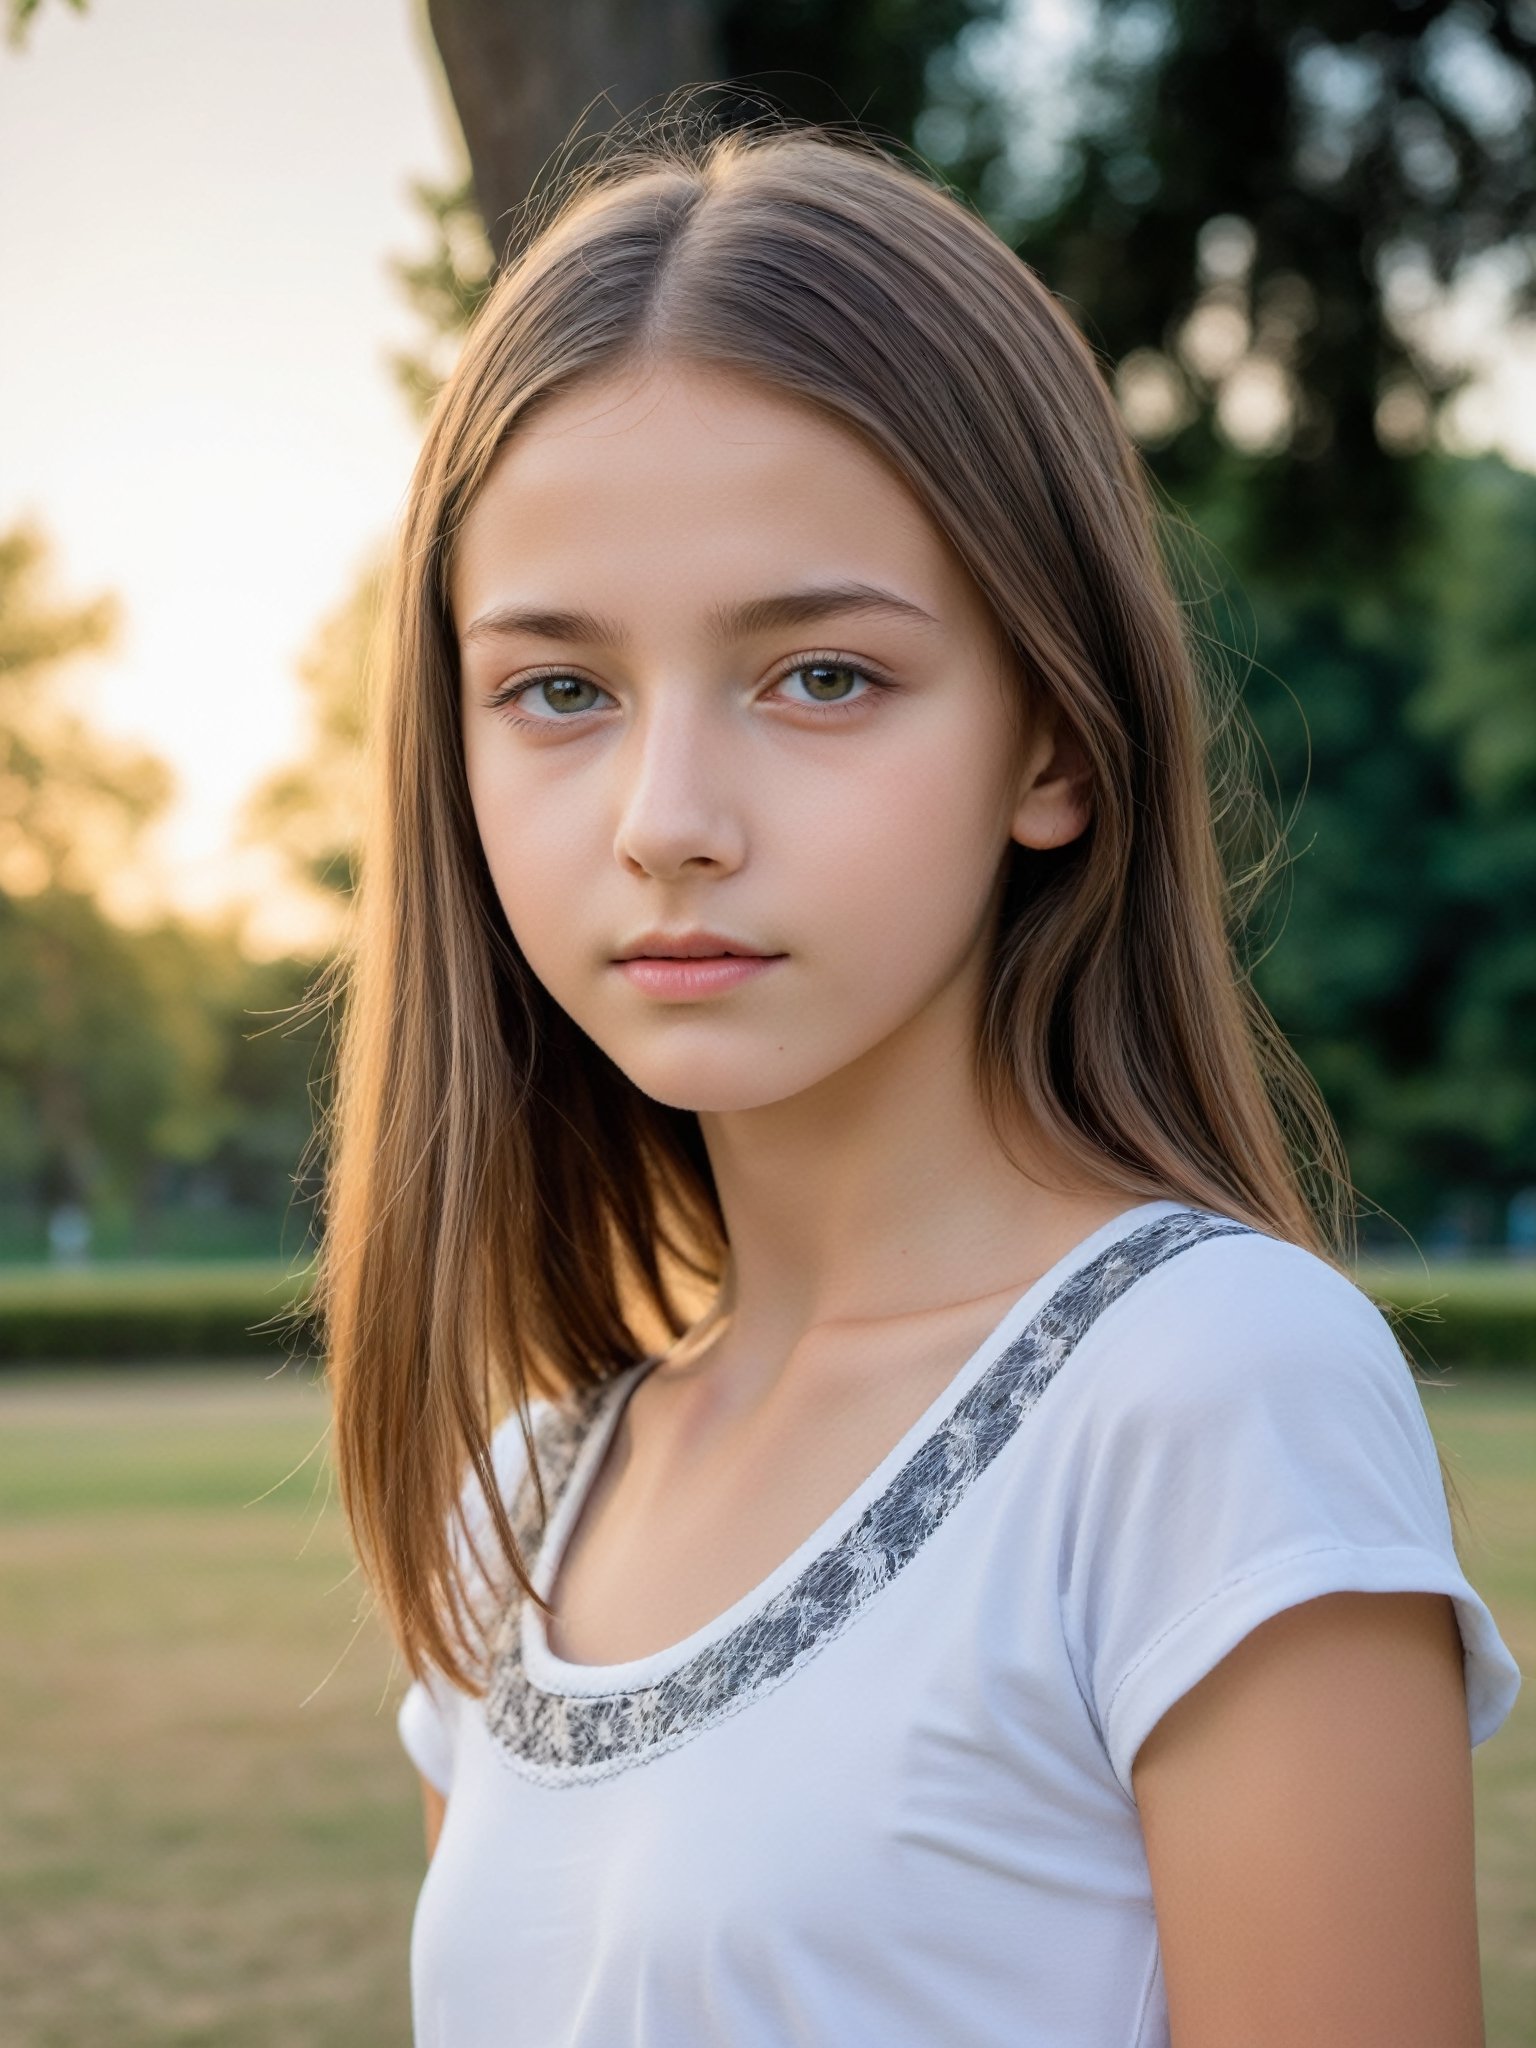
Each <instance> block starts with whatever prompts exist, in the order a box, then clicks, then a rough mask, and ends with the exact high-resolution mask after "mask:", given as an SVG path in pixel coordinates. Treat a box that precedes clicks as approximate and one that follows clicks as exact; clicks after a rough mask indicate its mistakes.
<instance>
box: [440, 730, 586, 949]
mask: <svg viewBox="0 0 1536 2048" xmlns="http://www.w3.org/2000/svg"><path fill="white" fill-rule="evenodd" d="M465 769H466V775H467V779H468V784H469V798H470V805H471V808H472V810H473V813H474V819H475V829H476V831H477V833H478V834H479V838H480V844H481V847H482V848H483V850H484V853H485V862H486V866H487V868H488V869H489V870H490V876H491V883H492V886H493V887H494V889H495V891H496V895H497V899H498V900H499V902H500V904H501V907H502V910H503V912H504V914H505V916H506V919H507V923H508V924H509V925H510V926H511V928H512V933H513V936H514V937H515V938H516V940H517V942H518V944H519V945H520V946H521V947H522V949H523V951H524V952H525V953H526V954H527V956H528V959H529V963H530V965H532V966H533V967H534V969H535V971H536V972H540V973H541V974H542V970H543V965H544V962H543V956H544V955H545V954H547V952H548V950H549V945H550V942H551V940H556V941H557V940H558V937H559V934H560V932H561V931H562V929H563V930H565V931H566V932H567V933H569V928H570V923H571V915H570V913H571V907H572V904H573V902H576V901H579V898H580V894H581V889H582V885H583V882H584V881H585V880H588V879H590V877H591V875H592V872H593V867H592V863H593V849H592V847H591V846H590V845H589V844H588V843H587V839H586V836H585V834H584V827H583V816H584V814H583V810H582V807H581V806H580V805H579V804H572V803H571V802H570V801H569V800H568V799H567V800H566V801H564V802H562V801H561V799H560V792H559V791H557V790H552V789H551V788H550V787H549V784H548V781H547V779H546V780H544V781H542V782H541V781H540V779H539V778H537V777H519V776H516V775H513V774H511V773H510V772H508V767H507V764H506V763H505V762H504V761H501V760H498V758H497V755H496V752H495V750H494V748H493V747H486V748H484V749H482V750H480V752H479V753H478V754H477V752H476V750H475V749H474V748H473V747H469V748H467V749H466V754H465Z"/></svg>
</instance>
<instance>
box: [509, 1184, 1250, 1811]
mask: <svg viewBox="0 0 1536 2048" xmlns="http://www.w3.org/2000/svg"><path fill="white" fill-rule="evenodd" d="M1254 1234H1255V1233H1254V1232H1253V1231H1252V1229H1251V1228H1250V1226H1249V1225H1248V1224H1245V1223H1238V1222H1235V1221H1233V1220H1232V1219H1230V1218H1227V1217H1221V1216H1217V1215H1214V1214H1212V1213H1210V1212H1208V1211H1204V1210H1198V1209H1180V1210H1177V1211H1175V1212H1174V1213H1173V1214H1171V1215H1167V1216H1160V1217H1156V1218H1154V1219H1153V1220H1152V1221H1151V1222H1149V1223H1146V1224H1143V1225H1142V1226H1140V1227H1139V1228H1136V1229H1133V1230H1131V1231H1130V1232H1128V1233H1127V1235H1126V1236H1124V1237H1122V1238H1119V1239H1117V1240H1116V1241H1115V1242H1114V1243H1112V1244H1110V1245H1108V1246H1107V1247H1106V1248H1105V1249H1104V1250H1103V1251H1102V1252H1100V1253H1098V1254H1097V1256H1095V1257H1094V1258H1092V1259H1089V1260H1088V1261H1086V1262H1085V1263H1084V1264H1083V1265H1082V1266H1080V1267H1078V1268H1077V1269H1076V1270H1075V1271H1074V1272H1072V1273H1070V1274H1068V1275H1067V1277H1066V1278H1065V1279H1064V1280H1063V1281H1062V1282H1061V1284H1060V1286H1058V1287H1057V1288H1056V1289H1055V1291H1054V1292H1053V1293H1052V1294H1051V1295H1050V1296H1049V1297H1048V1299H1047V1300H1046V1301H1045V1302H1044V1303H1043V1304H1042V1306H1041V1307H1040V1308H1039V1309H1038V1310H1037V1312H1036V1313H1035V1315H1034V1316H1032V1317H1031V1319H1030V1321H1029V1322H1028V1323H1027V1324H1026V1325H1025V1327H1024V1328H1023V1329H1022V1330H1021V1331H1020V1332H1019V1333H1018V1335H1017V1336H1016V1337H1014V1338H1013V1340H1012V1341H1011V1342H1010V1343H1009V1344H1007V1345H1006V1346H1005V1347H1004V1349H1003V1350H1002V1351H1001V1352H1000V1353H999V1354H998V1356H997V1357H996V1358H995V1359H994V1360H993V1361H992V1363H991V1364H990V1365H989V1366H988V1367H987V1368H986V1369H985V1370H984V1371H983V1372H982V1374H981V1375H980V1377H979V1378H978V1379H977V1380H976V1381H975V1382H974V1384H973V1385H972V1386H971V1387H970V1388H969V1389H968V1390H967V1391H966V1392H965V1393H964V1394H963V1395H961V1396H960V1398H959V1399H958V1400H957V1401H956V1402H955V1403H954V1405H953V1407H951V1408H950V1409H949V1410H948V1411H947V1412H946V1413H945V1415H944V1416H943V1417H942V1419H941V1420H940V1421H939V1422H938V1423H936V1424H935V1426H934V1428H933V1430H932V1431H931V1432H930V1433H929V1435H928V1436H927V1437H926V1438H925V1439H924V1440H923V1442H922V1443H921V1444H919V1445H918V1447H917V1448H916V1449H915V1450H914V1451H913V1453H912V1455H911V1456H910V1457H909V1458H908V1459H907V1460H906V1461H905V1462H904V1463H903V1464H902V1465H901V1466H900V1468H899V1469H898V1470H897V1471H896V1473H895V1474H894V1475H893V1476H892V1478H891V1480H890V1482H889V1483H888V1484H887V1485H886V1486H885V1488H884V1489H883V1490H882V1491H881V1492H880V1493H879V1494H878V1495H877V1496H876V1497H875V1498H874V1499H873V1500H872V1501H870V1502H869V1503H868V1504H867V1505H866V1507H865V1508H864V1509H863V1511H862V1513H860V1514H859V1515H858V1516H857V1517H856V1519H855V1520H854V1521H853V1523H852V1524H851V1526H850V1527H849V1528H847V1529H846V1530H844V1532H843V1533H842V1535H841V1536H839V1537H837V1538H836V1539H835V1540H834V1541H832V1542H829V1543H828V1544H827V1546H826V1547H825V1548H824V1549H823V1550H822V1551H820V1552H819V1553H818V1554H817V1555H816V1556H815V1557H813V1558H812V1559H811V1560H810V1561H809V1562H808V1563H807V1564H806V1566H805V1568H804V1569H803V1570H802V1571H801V1572H799V1573H798V1574H797V1575H796V1577H795V1578H794V1579H792V1580H791V1581H790V1582H789V1583H788V1584H787V1585H784V1586H782V1587H780V1588H779V1590H778V1591H777V1592H775V1593H773V1594H771V1595H770V1596H769V1597H767V1598H766V1599H765V1600H764V1601H763V1603H762V1605H761V1606H760V1607H758V1608H757V1609H756V1610H755V1611H754V1612H752V1613H751V1614H749V1615H747V1616H746V1617H744V1618H743V1619H742V1620H741V1621H740V1622H738V1623H737V1624H736V1625H735V1627H733V1628H730V1629H728V1630H726V1631H725V1632H724V1633H723V1634H721V1635H720V1636H718V1637H716V1638H715V1639H714V1640H713V1641H710V1642H708V1643H706V1644H704V1645H703V1647H702V1648H700V1649H699V1650H697V1651H696V1652H695V1653H694V1654H693V1655H692V1656H691V1657H687V1658H685V1659H684V1660H683V1661H682V1662H681V1663H680V1664H678V1665H677V1666H676V1668H675V1669H673V1670H671V1671H668V1672H665V1673H663V1674H662V1675H661V1676H659V1677H658V1678H656V1679H654V1680H653V1681H652V1682H650V1683H649V1684H645V1685H640V1686H636V1687H635V1688H633V1689H632V1690H630V1691H625V1692H613V1693H582V1694H574V1693H551V1692H545V1691H543V1690H542V1689H541V1688H540V1687H538V1686H537V1685H535V1684H534V1682H533V1680H532V1679H531V1678H530V1676H529V1675H528V1672H527V1670H526V1668H525V1666H524V1662H523V1647H522V1629H523V1609H524V1604H525V1603H524V1598H523V1595H522V1594H521V1592H520V1590H517V1589H514V1597H513V1598H511V1599H510V1600H509V1601H508V1602H507V1604H506V1606H505V1607H504V1608H503V1610H502V1613H501V1615H500V1617H499V1620H498V1624H497V1627H496V1630H495V1634H494V1636H493V1639H492V1642H491V1646H490V1649H491V1657H490V1685H489V1689H488V1691H487V1693H486V1698H485V1716H486V1724H487V1726H488V1728H489V1730H490V1732H491V1735H492V1737H493V1738H494V1740H495V1742H496V1745H497V1748H498V1750H499V1752H500V1754H501V1755H502V1757H503V1758H504V1759H505V1761H506V1762H507V1763H508V1764H509V1765H511V1767H512V1768H513V1769H514V1770H516V1771H518V1772H519V1773H520V1774H521V1775H522V1776H524V1777H527V1778H531V1779H533V1780H534V1781H535V1782H536V1783H538V1784H543V1785H575V1784H581V1783H585V1782H587V1781H589V1780H591V1779H594V1778H601V1777H606V1776H609V1775H611V1774H612V1773H613V1772H615V1771H620V1770H624V1769H626V1768H628V1767H629V1766H630V1765H633V1764H637V1763H640V1762H642V1761H645V1760H647V1759H649V1758H651V1757H655V1756H660V1755H661V1754H663V1753H664V1752H665V1751H667V1750H670V1749H675V1748H676V1747H677V1746H678V1744H679V1743H683V1742H687V1741H689V1740H690V1739H691V1738H692V1737H693V1736H695V1735H698V1734H700V1733H702V1731H703V1730H704V1729H706V1728H709V1727H712V1726H713V1725H714V1724H715V1723H716V1722H718V1721H721V1720H723V1719H724V1718H725V1716H727V1715H728V1714H733V1713H737V1712H739V1711H740V1710H741V1709H742V1708H743V1707H746V1706H749V1705H750V1704H751V1703H752V1701H753V1700H755V1699H758V1698H760V1697H761V1696H762V1694H764V1693H765V1692H767V1691H769V1690H771V1689H772V1688H773V1687H775V1686H777V1685H780V1684H782V1683H783V1682H784V1680H785V1679H787V1678H789V1677H790V1676H791V1675H792V1673H793V1672H795V1671H796V1670H798V1669H799V1667H800V1666H801V1665H802V1664H803V1663H805V1662H806V1660H807V1659H808V1658H810V1657H813V1656H815V1655H816V1653H817V1652H818V1651H819V1650H822V1649H825V1648H826V1646H827V1645H828V1644H829V1643H830V1642H832V1641H833V1640H834V1639H835V1638H836V1637H838V1636H839V1635H841V1634H842V1633H843V1631H844V1630H845V1629H846V1628H848V1627H849V1626H850V1624H851V1623H852V1622H853V1621H854V1620H856V1619H857V1617H858V1615H859V1614H860V1613H861V1612H862V1611H863V1609H864V1608H865V1606H866V1605H867V1604H868V1603H869V1601H870V1600H872V1599H873V1598H874V1597H875V1595H876V1594H877V1593H879V1592H880V1590H881V1589H882V1588H883V1587H885V1586H887V1585H889V1584H890V1583H891V1581H892V1580H893V1579H894V1578H895V1577H896V1576H897V1574H898V1573H899V1572H901V1570H902V1569H903V1568H904V1567H905V1566H906V1565H908V1564H910V1563H911V1561H912V1559H913V1558H914V1557H915V1556H916V1555H917V1553H918V1551H919V1550H920V1549H921V1548H922V1546H923V1545H924V1544H925V1543H926V1542H927V1540H928V1538H929V1537H930V1536H931V1535H932V1534H933V1533H934V1531H935V1530H936V1529H937V1528H938V1527H939V1525H940V1524H941V1523H942V1522H943V1521H944V1519H945V1518H946V1517H947V1516H948V1515H949V1514H950V1513H951V1512H952V1510H953V1509H954V1508H955V1507H956V1506H957V1504H958V1503H959V1502H960V1501H961V1500H962V1499H963V1497H964V1496H965V1494H966V1492H967V1491H968V1490H969V1488H970V1487H971V1486H972V1485H973V1484H974V1483H975V1481H976V1480H977V1479H978V1478H979V1477H980V1475H981V1474H982V1473H983V1472H984V1471H985V1470H986V1469H987V1467H988V1466H989V1465H990V1464H991V1463H992V1461H993V1459H994V1458H996V1457H997V1455H998V1453H999V1452H1000V1451H1001V1450H1002V1449H1003V1448H1004V1446H1005V1445H1006V1444H1007V1443H1008V1441H1009V1439H1010V1438H1011V1437H1012V1436H1013V1435H1014V1433H1015V1431H1016V1430H1017V1429H1018V1427H1019V1425H1020V1423H1021V1422H1022V1421H1023V1419H1024V1417H1025V1415H1026V1414H1027V1413H1028V1412H1029V1410H1030V1409H1031V1408H1032V1407H1033V1406H1034V1404H1035V1402H1036V1401H1037V1400H1038V1399H1039V1397H1040V1395H1041V1394H1042V1393H1043V1392H1044V1390H1045V1388H1046V1387H1047V1386H1048V1385H1049V1384H1050V1382H1051V1380H1052V1379H1053V1378H1054V1377H1055V1375H1056V1374H1057V1373H1058V1372H1059V1371H1060V1370H1061V1368H1062V1366H1063V1365H1064V1364H1065V1363H1066V1361H1067V1359H1068V1358H1069V1357H1070V1356H1071V1355H1072V1352H1073V1350H1074V1349H1075V1348H1076V1346H1077V1345H1078V1344H1079V1343H1080V1342H1081V1340H1082V1338H1083V1337H1084V1335H1085V1334H1086V1333H1087V1331H1088V1330H1089V1329H1090V1328H1091V1327H1092V1325H1093V1324H1094V1323H1095V1322H1096V1321H1097V1319H1098V1318H1099V1316H1101V1315H1102V1314H1103V1312H1104V1311H1105V1309H1107V1308H1109V1307H1110V1306H1111V1304H1112V1303H1114V1302H1115V1301H1118V1300H1119V1298H1120V1296H1121V1295H1123V1294H1124V1293H1125V1292H1126V1290H1127V1289H1128V1288H1130V1287H1132V1286H1133V1285H1134V1284H1135V1282H1136V1281H1137V1280H1139V1279H1141V1278H1142V1277H1143V1276H1144V1275H1145V1274H1147V1273H1150V1272H1151V1271H1153V1269H1154V1268H1155V1267H1157V1266H1160V1265H1162V1264H1163V1263H1164V1261H1165V1260H1168V1259H1171V1258H1173V1257H1175V1256H1176V1255H1177V1254H1178V1253H1179V1252H1182V1251H1186V1250H1188V1249H1189V1248H1190V1247H1191V1246H1192V1245H1196V1244H1202V1243H1205V1242H1206V1241H1207V1240H1209V1239H1211V1238H1214V1237H1232V1236H1239V1235H1242V1236H1252V1235H1254ZM613 1393H614V1387H613V1383H612V1382H611V1381H605V1382H603V1383H602V1384H601V1385H599V1386H597V1387H594V1388H589V1389H586V1390H584V1391H583V1392H582V1393H581V1394H580V1395H579V1396H576V1397H573V1398H572V1399H571V1400H570V1401H569V1402H567V1403H565V1404H562V1405H560V1406H556V1407H552V1408H550V1409H549V1410H547V1411H546V1413H545V1414H544V1415H543V1416H542V1417H541V1418H540V1421H539V1422H538V1424H536V1426H535V1433H534V1444H535V1451H536V1454H537V1458H538V1466H539V1471H540V1472H541V1473H542V1475H543V1478H544V1485H545V1490H546V1496H547V1498H548V1500H549V1503H550V1513H549V1520H548V1521H546V1522H545V1523H544V1524H543V1525H542V1526H541V1525H540V1523H539V1518H538V1505H537V1497H536V1494H535V1491H534V1487H533V1483H532V1480H531V1478H530V1477H529V1476H528V1475H527V1474H525V1475H524V1478H523V1482H522V1485H521V1486H520V1487H519V1488H518V1491H517V1495H516V1498H515V1500H514V1502H513V1506H512V1509H511V1517H512V1525H513V1529H514V1531H515V1532H516V1535H517V1541H518V1547H519V1549H520V1550H521V1552H522V1554H523V1556H524V1557H525V1558H528V1559H532V1558H534V1556H535V1553H536V1546H537V1545H538V1544H539V1543H540V1542H541V1540H542V1538H543V1537H544V1535H546V1534H547V1531H548V1528H549V1526H550V1523H552V1521H553V1519H554V1516H555V1513H556V1511H557V1509H558V1507H559V1504H560V1501H561V1499H562V1497H563V1495H564V1491H565V1488H566V1486H567V1484H568V1482H569V1480H570V1478H571V1474H572V1471H573V1469H574V1467H575V1464H576V1461H577V1458H578V1456H579V1454H580V1451H581V1448H582V1445H583V1444H584V1443H585V1441H586V1439H587V1436H588V1434H589V1432H590V1430H591V1429H592V1427H593V1425H594V1423H595V1422H597V1420H598V1419H599V1417H600V1416H601V1414H602V1412H603V1410H604V1408H605V1407H606V1404H607V1402H608V1400H609V1399H610V1398H611V1397H612V1396H613Z"/></svg>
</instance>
